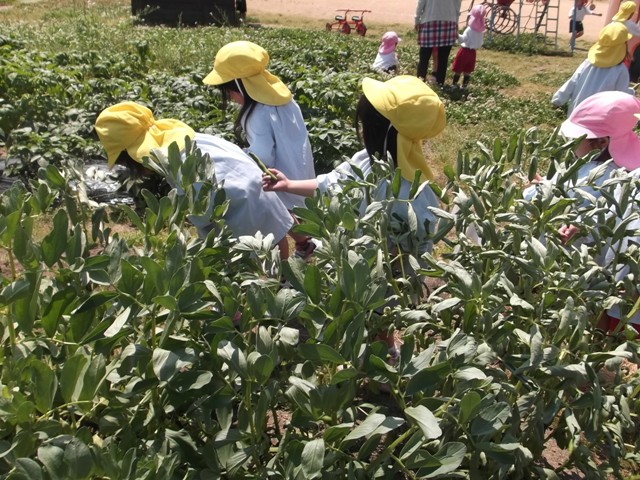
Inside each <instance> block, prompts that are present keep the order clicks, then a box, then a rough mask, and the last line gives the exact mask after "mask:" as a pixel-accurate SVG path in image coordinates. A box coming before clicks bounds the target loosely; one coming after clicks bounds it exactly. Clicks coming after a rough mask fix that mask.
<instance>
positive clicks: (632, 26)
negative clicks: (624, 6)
mask: <svg viewBox="0 0 640 480" xmlns="http://www.w3.org/2000/svg"><path fill="white" fill-rule="evenodd" d="M622 23H623V24H624V26H625V27H627V30H628V31H629V33H630V34H631V35H633V36H634V37H640V25H638V24H637V23H636V22H634V21H633V20H631V19H629V20H625V21H624V22H622Z"/></svg>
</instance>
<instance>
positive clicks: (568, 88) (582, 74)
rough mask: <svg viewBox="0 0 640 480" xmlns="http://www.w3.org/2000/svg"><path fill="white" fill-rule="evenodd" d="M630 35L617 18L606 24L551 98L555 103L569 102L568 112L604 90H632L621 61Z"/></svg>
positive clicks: (560, 104) (625, 53)
mask: <svg viewBox="0 0 640 480" xmlns="http://www.w3.org/2000/svg"><path fill="white" fill-rule="evenodd" d="M630 38H631V35H630V34H629V32H628V31H627V28H626V27H625V26H624V25H623V24H622V23H620V22H612V23H610V24H608V25H606V26H605V27H604V28H603V29H602V30H601V31H600V35H599V37H598V41H597V42H596V43H594V44H593V46H592V47H591V48H590V49H589V54H588V55H587V58H586V60H585V61H584V62H582V63H581V64H580V65H579V66H578V68H577V69H576V71H575V72H574V73H573V75H571V78H569V80H567V81H566V82H565V83H564V85H562V86H561V87H560V88H559V89H558V90H557V91H556V93H554V94H553V97H552V98H551V103H552V104H553V105H555V106H556V107H560V106H562V105H564V104H568V105H569V107H568V113H569V114H571V112H572V111H573V109H574V108H575V107H576V106H577V105H579V104H580V102H582V101H583V100H584V99H586V98H588V97H590V96H591V95H593V94H594V93H598V92H603V91H613V90H616V91H620V92H626V93H631V94H633V90H632V89H631V88H630V87H629V70H628V69H627V67H626V65H625V64H624V60H625V58H626V56H627V41H628V40H629V39H630Z"/></svg>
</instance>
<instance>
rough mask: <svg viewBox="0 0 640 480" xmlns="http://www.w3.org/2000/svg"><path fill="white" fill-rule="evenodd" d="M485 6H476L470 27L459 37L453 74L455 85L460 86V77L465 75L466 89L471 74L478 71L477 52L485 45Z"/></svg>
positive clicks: (472, 12)
mask: <svg viewBox="0 0 640 480" xmlns="http://www.w3.org/2000/svg"><path fill="white" fill-rule="evenodd" d="M486 11H487V10H486V8H485V6H484V5H476V6H475V7H473V8H472V9H471V11H470V12H469V25H468V26H467V28H465V29H464V32H462V34H461V35H458V42H460V49H459V50H458V53H456V58H454V60H453V65H452V67H451V71H452V72H453V81H452V83H453V85H458V81H459V80H460V75H463V78H462V86H463V87H466V86H467V85H468V84H469V80H470V79H471V74H472V73H473V72H474V71H475V69H476V51H477V50H478V49H479V48H480V47H482V44H483V43H484V31H485V25H484V16H485V14H486Z"/></svg>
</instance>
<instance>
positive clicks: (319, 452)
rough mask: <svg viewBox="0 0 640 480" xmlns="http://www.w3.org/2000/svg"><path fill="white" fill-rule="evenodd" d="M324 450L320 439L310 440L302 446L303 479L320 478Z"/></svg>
mask: <svg viewBox="0 0 640 480" xmlns="http://www.w3.org/2000/svg"><path fill="white" fill-rule="evenodd" d="M324 450H325V446H324V441H323V440H322V439H321V438H318V439H316V440H311V441H310V442H308V443H307V444H306V445H305V446H304V449H303V450H302V462H301V465H302V471H303V472H304V478H318V477H321V476H322V465H323V463H324Z"/></svg>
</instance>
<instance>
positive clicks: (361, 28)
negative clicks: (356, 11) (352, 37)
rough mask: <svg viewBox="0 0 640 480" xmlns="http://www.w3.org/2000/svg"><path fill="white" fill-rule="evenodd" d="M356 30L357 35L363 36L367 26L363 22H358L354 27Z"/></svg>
mask: <svg viewBox="0 0 640 480" xmlns="http://www.w3.org/2000/svg"><path fill="white" fill-rule="evenodd" d="M356 32H358V35H360V36H361V37H364V36H365V35H366V34H367V26H366V25H365V24H364V23H359V24H358V26H357V27H356Z"/></svg>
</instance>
